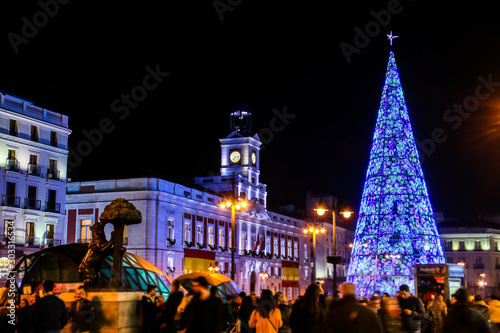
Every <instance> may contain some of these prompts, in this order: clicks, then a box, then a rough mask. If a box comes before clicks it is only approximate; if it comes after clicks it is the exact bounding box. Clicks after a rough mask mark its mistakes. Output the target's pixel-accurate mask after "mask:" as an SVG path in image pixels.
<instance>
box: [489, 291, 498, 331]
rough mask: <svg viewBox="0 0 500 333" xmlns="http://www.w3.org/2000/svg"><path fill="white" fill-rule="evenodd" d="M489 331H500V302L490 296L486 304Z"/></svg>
mask: <svg viewBox="0 0 500 333" xmlns="http://www.w3.org/2000/svg"><path fill="white" fill-rule="evenodd" d="M488 306H489V310H488V311H489V314H490V325H491V331H492V332H493V333H497V332H499V331H500V301H499V300H498V298H497V297H496V296H494V295H492V296H491V298H490V301H489V302H488Z"/></svg>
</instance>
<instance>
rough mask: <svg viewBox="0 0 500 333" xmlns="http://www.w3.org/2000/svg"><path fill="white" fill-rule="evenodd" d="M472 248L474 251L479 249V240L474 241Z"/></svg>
mask: <svg viewBox="0 0 500 333" xmlns="http://www.w3.org/2000/svg"><path fill="white" fill-rule="evenodd" d="M474 250H475V251H481V250H482V248H481V241H474Z"/></svg>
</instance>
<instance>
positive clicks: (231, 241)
mask: <svg viewBox="0 0 500 333" xmlns="http://www.w3.org/2000/svg"><path fill="white" fill-rule="evenodd" d="M227 232H228V233H229V235H227V238H228V239H227V246H228V247H232V246H233V238H232V237H233V233H232V231H231V228H229V229H227Z"/></svg>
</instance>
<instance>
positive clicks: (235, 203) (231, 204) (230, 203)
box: [219, 197, 248, 281]
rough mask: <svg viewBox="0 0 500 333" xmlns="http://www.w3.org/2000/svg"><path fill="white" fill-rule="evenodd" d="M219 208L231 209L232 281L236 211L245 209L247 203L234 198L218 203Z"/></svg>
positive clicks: (233, 273)
mask: <svg viewBox="0 0 500 333" xmlns="http://www.w3.org/2000/svg"><path fill="white" fill-rule="evenodd" d="M219 206H220V207H221V208H223V209H229V208H231V247H230V250H231V280H233V281H234V278H235V274H236V272H235V267H234V254H235V252H236V211H237V210H238V211H240V210H242V209H245V208H246V207H247V206H248V202H246V201H245V200H244V199H242V198H239V197H238V198H234V197H231V198H230V199H228V200H226V201H225V202H220V203H219Z"/></svg>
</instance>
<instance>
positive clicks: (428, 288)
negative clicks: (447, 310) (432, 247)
mask: <svg viewBox="0 0 500 333" xmlns="http://www.w3.org/2000/svg"><path fill="white" fill-rule="evenodd" d="M414 271H415V296H418V297H419V298H420V299H423V300H424V301H425V299H426V298H427V297H426V295H428V294H429V293H434V294H442V295H443V297H444V298H445V299H448V298H450V296H451V295H453V294H454V293H455V291H457V289H458V288H460V287H464V286H465V267H464V266H463V265H457V264H444V265H439V264H438V265H436V264H432V265H415V266H414Z"/></svg>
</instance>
